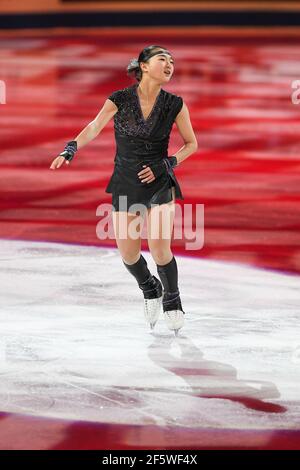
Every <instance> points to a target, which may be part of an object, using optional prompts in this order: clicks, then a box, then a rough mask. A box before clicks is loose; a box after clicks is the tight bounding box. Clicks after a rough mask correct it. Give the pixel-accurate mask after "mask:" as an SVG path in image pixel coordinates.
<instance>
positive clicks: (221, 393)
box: [0, 240, 300, 429]
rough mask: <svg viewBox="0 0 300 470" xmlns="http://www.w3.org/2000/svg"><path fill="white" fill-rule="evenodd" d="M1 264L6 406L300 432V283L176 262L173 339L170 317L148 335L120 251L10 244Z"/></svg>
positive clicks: (85, 416) (0, 392) (0, 385)
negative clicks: (177, 310)
mask: <svg viewBox="0 0 300 470" xmlns="http://www.w3.org/2000/svg"><path fill="white" fill-rule="evenodd" d="M143 254H144V256H145V258H146V259H147V261H148V262H149V268H150V270H151V271H152V273H153V274H155V273H156V271H155V265H154V262H153V260H152V258H151V257H150V255H149V253H148V252H143ZM0 259H1V266H0V285H1V290H2V292H1V303H2V313H1V342H0V360H1V364H0V365H1V368H0V374H1V382H0V399H1V403H2V411H6V412H15V413H26V414H32V415H36V416H48V417H58V418H66V419H72V420H74V419H79V420H86V421H97V422H101V423H112V424H116V423H120V424H132V425H134V424H136V425H139V424H149V425H160V426H163V425H167V426H184V427H187V428H188V427H190V428H199V426H200V427H211V428H212V427H213V428H215V429H216V428H231V429H249V428H254V427H255V428H259V429H287V428H289V429H296V428H297V427H298V423H299V417H300V406H299V401H300V400H299V389H300V387H299V386H300V373H299V372H300V370H299V368H300V366H299V363H298V362H297V361H295V357H297V356H296V355H295V351H296V350H297V348H299V344H300V336H299V331H298V330H297V329H296V328H295V325H296V324H297V312H298V305H299V279H298V278H297V277H293V276H288V275H284V274H280V273H274V272H271V271H265V270H259V269H255V268H253V267H247V266H242V265H239V264H234V263H232V264H231V263H226V262H218V261H207V260H202V259H196V258H195V259H193V258H187V257H186V258H185V257H180V256H177V263H178V268H179V282H180V291H181V297H182V302H183V306H184V310H185V311H186V321H185V326H184V328H183V329H182V330H181V332H180V335H179V336H178V338H174V334H173V333H172V332H170V331H169V330H168V328H167V326H166V325H165V323H164V319H163V316H162V315H161V318H160V319H159V321H158V323H157V324H156V326H155V330H154V332H152V333H150V332H149V326H148V325H147V324H146V322H145V319H144V316H143V297H142V295H141V292H140V291H139V289H138V288H137V286H136V282H135V280H134V279H133V278H131V277H130V276H129V275H128V274H127V272H125V271H124V267H123V265H122V262H121V258H120V255H119V253H118V251H117V250H116V249H107V248H99V247H85V246H72V245H67V244H58V243H57V244H56V243H40V242H38V243H35V242H22V241H8V240H2V241H1V244H0Z"/></svg>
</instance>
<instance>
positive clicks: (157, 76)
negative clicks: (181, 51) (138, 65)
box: [143, 53, 174, 83]
mask: <svg viewBox="0 0 300 470" xmlns="http://www.w3.org/2000/svg"><path fill="white" fill-rule="evenodd" d="M145 72H146V75H148V76H149V78H153V79H154V80H156V81H158V82H159V83H167V82H169V81H170V80H171V77H172V75H173V73H174V59H173V57H172V56H171V55H169V54H167V53H161V54H156V55H154V56H153V57H151V58H150V59H149V61H148V62H146V63H145V64H144V66H143V73H145Z"/></svg>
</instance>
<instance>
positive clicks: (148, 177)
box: [138, 165, 155, 183]
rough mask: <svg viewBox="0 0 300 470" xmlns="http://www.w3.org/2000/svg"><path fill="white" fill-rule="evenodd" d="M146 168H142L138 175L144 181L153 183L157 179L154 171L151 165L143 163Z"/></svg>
mask: <svg viewBox="0 0 300 470" xmlns="http://www.w3.org/2000/svg"><path fill="white" fill-rule="evenodd" d="M143 168H144V170H141V171H140V172H139V173H138V177H139V178H140V180H141V181H142V183H145V182H147V183H152V181H154V180H155V176H154V173H153V171H152V170H151V168H150V166H146V165H143Z"/></svg>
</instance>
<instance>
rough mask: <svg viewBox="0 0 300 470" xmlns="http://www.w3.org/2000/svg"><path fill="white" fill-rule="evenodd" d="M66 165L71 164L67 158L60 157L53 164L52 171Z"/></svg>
mask: <svg viewBox="0 0 300 470" xmlns="http://www.w3.org/2000/svg"><path fill="white" fill-rule="evenodd" d="M64 163H66V165H69V164H70V162H69V161H68V160H66V159H65V157H62V156H61V155H59V156H58V157H56V158H55V159H54V160H53V162H52V163H51V166H50V170H56V168H60V167H61V166H62V165H63V164H64Z"/></svg>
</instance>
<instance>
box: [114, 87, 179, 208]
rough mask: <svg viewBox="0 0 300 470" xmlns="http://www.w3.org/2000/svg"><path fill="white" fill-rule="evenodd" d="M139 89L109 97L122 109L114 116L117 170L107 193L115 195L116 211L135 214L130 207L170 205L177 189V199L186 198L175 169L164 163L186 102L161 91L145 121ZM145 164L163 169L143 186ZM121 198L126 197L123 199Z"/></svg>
mask: <svg viewBox="0 0 300 470" xmlns="http://www.w3.org/2000/svg"><path fill="white" fill-rule="evenodd" d="M137 86H138V84H137V83H136V84H134V85H131V86H129V87H126V88H124V89H122V90H117V91H115V92H113V93H112V94H111V95H110V96H109V97H108V99H110V100H111V101H113V102H114V103H115V105H116V106H117V107H118V111H117V112H116V114H115V115H114V131H115V139H116V146H117V148H116V155H115V158H114V171H113V174H112V176H111V178H110V180H109V182H108V185H107V187H106V189H105V192H106V193H112V206H113V208H112V210H113V211H123V210H125V211H128V212H131V211H130V206H131V205H132V204H137V203H138V204H143V205H144V206H146V207H147V208H150V207H151V205H153V204H163V203H166V202H170V201H172V199H173V195H172V187H173V186H174V187H175V197H176V198H177V199H184V197H183V195H182V192H181V189H180V186H179V183H178V181H177V179H176V176H175V173H174V170H173V169H171V168H170V169H168V170H167V169H166V165H165V163H164V161H163V158H164V157H167V156H168V144H169V138H170V133H171V129H172V126H173V123H174V121H175V119H176V116H177V114H178V113H179V112H180V110H181V108H182V105H183V100H182V98H181V97H180V96H177V95H175V94H173V93H169V92H167V91H165V90H163V89H161V90H160V93H159V94H158V96H157V98H156V102H155V104H154V106H153V109H152V111H151V113H150V115H149V116H148V118H147V119H146V120H145V119H144V117H143V114H142V110H141V106H140V101H139V97H138V94H137ZM143 165H150V166H151V168H153V167H154V166H155V167H156V168H157V169H158V170H159V176H158V177H156V178H155V180H154V181H152V182H151V183H147V182H144V183H142V182H141V180H140V178H139V177H138V173H139V172H140V171H141V170H142V169H143ZM162 166H163V167H162ZM163 168H165V171H163ZM160 170H162V171H160ZM120 196H126V198H122V197H121V199H119V197H120ZM123 201H124V202H123ZM133 212H134V213H135V211H133Z"/></svg>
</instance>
